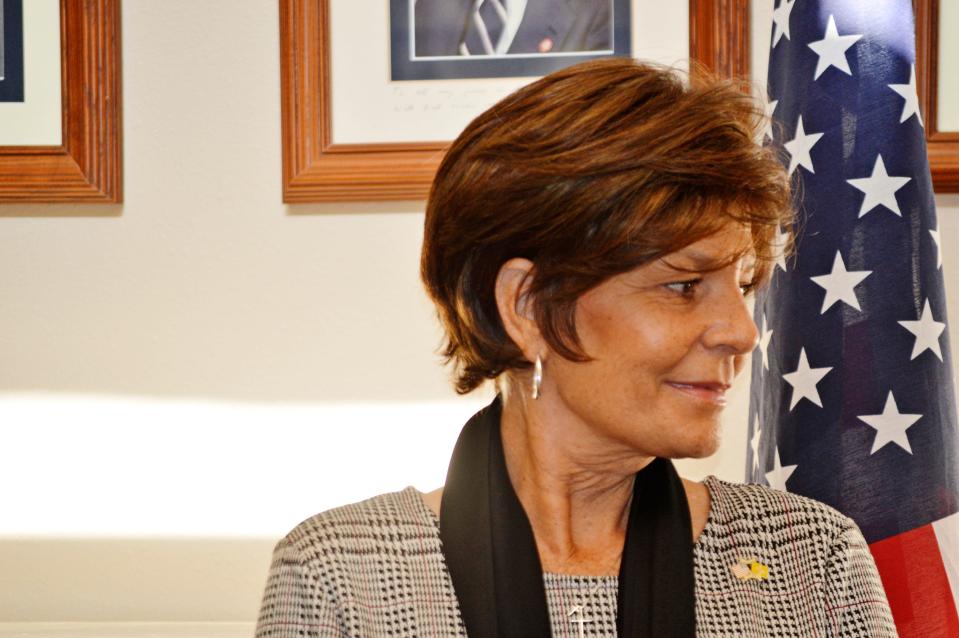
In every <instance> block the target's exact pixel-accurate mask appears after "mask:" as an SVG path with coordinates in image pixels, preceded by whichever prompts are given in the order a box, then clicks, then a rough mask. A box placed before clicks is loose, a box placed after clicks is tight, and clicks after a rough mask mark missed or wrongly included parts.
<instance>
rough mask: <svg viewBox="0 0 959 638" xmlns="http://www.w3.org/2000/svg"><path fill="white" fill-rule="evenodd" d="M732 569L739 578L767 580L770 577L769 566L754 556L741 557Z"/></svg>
mask: <svg viewBox="0 0 959 638" xmlns="http://www.w3.org/2000/svg"><path fill="white" fill-rule="evenodd" d="M730 569H731V570H732V572H733V576H735V577H736V578H738V579H739V580H767V579H768V578H769V566H768V565H763V564H762V563H760V562H759V560H758V559H756V558H755V557H753V556H750V557H749V558H740V559H739V560H738V561H737V562H736V564H735V565H733V566H732V567H730Z"/></svg>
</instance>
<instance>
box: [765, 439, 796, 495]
mask: <svg viewBox="0 0 959 638" xmlns="http://www.w3.org/2000/svg"><path fill="white" fill-rule="evenodd" d="M797 467H799V466H798V465H783V464H782V461H780V460H779V449H778V448H776V456H775V459H774V460H773V469H771V470H770V471H768V472H766V482H768V483H769V487H771V488H773V489H774V490H779V491H780V492H788V491H789V490H788V489H787V488H786V481H788V480H789V477H790V476H792V475H793V472H795V471H796V468H797Z"/></svg>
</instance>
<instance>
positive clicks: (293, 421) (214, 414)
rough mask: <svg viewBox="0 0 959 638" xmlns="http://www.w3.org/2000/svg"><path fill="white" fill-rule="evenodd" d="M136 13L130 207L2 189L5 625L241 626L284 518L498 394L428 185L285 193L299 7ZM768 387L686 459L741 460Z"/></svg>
mask: <svg viewBox="0 0 959 638" xmlns="http://www.w3.org/2000/svg"><path fill="white" fill-rule="evenodd" d="M684 5H685V3H674V4H672V5H670V9H669V13H668V17H669V18H670V20H671V21H675V20H676V19H677V17H679V18H682V17H683V16H684V12H685V6H684ZM645 6H647V7H648V6H651V5H645ZM663 11H665V10H663ZM767 13H768V12H767ZM122 27H123V35H122V39H123V92H124V120H125V121H124V154H125V200H126V201H125V203H124V204H123V205H122V206H73V205H9V204H8V205H3V206H2V207H0V300H2V302H0V436H2V444H0V484H2V485H4V489H3V490H2V491H0V512H3V514H2V515H0V623H2V621H8V622H14V621H20V622H26V621H66V620H72V621H91V622H92V621H100V620H124V621H131V622H132V621H161V620H162V621H233V622H237V623H240V624H237V625H235V626H234V625H230V627H234V628H235V629H236V632H237V633H236V634H235V635H240V634H241V633H249V623H250V622H251V621H252V619H253V617H254V614H255V612H256V607H257V602H258V599H259V594H260V591H261V588H262V585H263V578H264V576H265V569H266V565H267V562H268V559H269V552H270V549H271V546H272V544H273V542H274V540H275V538H276V537H278V536H279V535H280V534H282V533H283V532H284V531H285V530H287V529H288V528H290V527H291V526H292V525H294V524H295V523H296V522H298V521H299V520H300V519H301V518H303V517H305V516H307V515H309V514H311V513H313V512H315V511H319V510H321V509H325V508H327V507H330V506H333V505H336V504H339V503H342V502H346V501H349V500H355V499H358V498H362V497H364V496H367V495H371V494H374V493H376V492H380V491H384V490H389V489H398V488H402V487H403V486H405V485H407V484H414V485H417V486H418V487H419V488H421V489H431V488H433V487H435V486H437V485H439V484H440V483H441V481H442V479H443V475H444V473H445V466H446V461H447V454H448V451H449V449H450V447H451V445H452V441H453V438H454V437H455V435H456V431H457V428H458V425H459V424H460V423H461V422H462V420H463V418H464V417H465V416H466V415H468V414H469V413H471V411H472V410H473V409H474V408H475V407H476V406H477V405H478V404H479V403H482V402H483V400H484V399H485V396H479V397H475V398H459V397H456V396H455V395H454V393H453V392H452V390H451V389H450V388H449V385H448V383H447V380H446V372H445V371H444V370H443V369H442V368H441V367H440V366H439V365H438V358H437V357H436V356H435V354H434V352H435V350H436V347H437V346H438V345H439V342H440V333H439V329H438V327H437V324H436V322H435V320H434V318H433V314H432V309H431V307H430V305H429V303H428V301H427V299H426V298H425V295H424V294H423V293H422V291H421V288H420V284H419V282H418V277H417V259H418V253H419V248H420V232H421V224H422V203H421V202H393V203H385V204H349V205H346V204H330V205H300V206H285V205H283V204H282V203H281V193H280V121H279V79H278V78H279V61H278V60H279V55H278V49H279V43H278V15H277V3H276V2H274V1H272V0H242V1H239V0H203V1H199V2H198V1H196V0H166V1H164V2H149V1H147V0H128V1H127V2H125V3H123V22H122ZM682 37H684V36H682ZM760 39H761V40H763V41H765V37H764V36H761V37H760ZM678 45H679V46H680V47H681V48H682V49H685V46H686V45H685V42H684V41H680V42H678ZM757 48H758V47H757ZM939 203H940V216H941V219H942V222H941V224H942V232H943V237H944V244H945V246H947V247H948V246H952V245H955V244H956V242H959V197H951V198H940V200H939ZM944 259H945V270H946V273H947V276H948V275H949V273H953V272H959V270H957V269H959V263H957V261H956V258H955V257H954V256H953V254H952V253H951V252H950V250H948V249H947V250H945V251H944ZM948 285H949V287H950V289H951V290H953V291H957V292H954V293H953V294H952V295H951V299H952V303H953V304H956V303H959V280H957V279H956V278H955V277H951V278H949V280H948ZM950 310H951V312H952V316H954V317H955V316H959V308H950ZM747 397H748V393H747V388H746V387H745V386H740V387H738V388H737V389H736V390H735V392H734V394H733V400H732V403H731V406H730V408H729V410H728V414H727V418H726V423H727V427H726V439H725V442H724V444H723V447H722V449H721V450H720V452H719V453H718V454H717V455H716V456H715V457H713V458H711V459H707V460H704V461H700V462H696V463H688V464H685V465H684V470H685V473H687V474H688V475H690V476H694V477H699V476H702V475H704V474H706V473H713V474H717V475H719V476H721V477H723V478H727V479H731V480H739V479H741V478H742V475H743V467H744V465H745V446H746V442H745V427H746V423H745V422H746V417H745V414H746V405H747V401H748V398H747ZM244 623H245V624H244ZM33 627H34V629H36V628H38V627H41V626H40V625H34V626H33ZM43 627H47V626H43ZM14 630H16V631H21V630H22V629H21V628H20V627H19V626H17V627H15V626H14V625H2V624H0V634H2V633H3V632H4V631H10V632H12V631H14ZM44 631H48V632H51V633H49V635H55V632H56V631H57V630H56V628H55V627H54V628H52V629H50V628H49V627H47V628H46V629H44ZM222 631H226V629H222ZM231 631H232V630H231ZM212 633H213V630H211V631H210V634H211V635H212ZM223 635H227V634H226V633H224V634H223ZM230 635H234V634H230Z"/></svg>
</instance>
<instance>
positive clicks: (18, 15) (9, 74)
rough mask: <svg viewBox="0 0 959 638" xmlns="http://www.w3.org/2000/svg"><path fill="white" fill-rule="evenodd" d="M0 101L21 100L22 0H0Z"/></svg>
mask: <svg viewBox="0 0 959 638" xmlns="http://www.w3.org/2000/svg"><path fill="white" fill-rule="evenodd" d="M0 24H2V25H3V31H2V33H3V37H2V46H3V56H2V57H0V102H23V0H0Z"/></svg>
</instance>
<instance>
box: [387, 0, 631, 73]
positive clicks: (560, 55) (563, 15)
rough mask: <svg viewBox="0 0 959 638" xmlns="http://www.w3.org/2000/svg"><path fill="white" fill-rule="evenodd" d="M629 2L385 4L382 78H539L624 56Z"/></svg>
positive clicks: (429, 0) (420, 0) (426, 0)
mask: <svg viewBox="0 0 959 638" xmlns="http://www.w3.org/2000/svg"><path fill="white" fill-rule="evenodd" d="M631 30H632V21H631V18H630V3H629V0H575V1H574V2H569V1H568V0H546V1H543V0H540V1H537V0H534V1H533V2H529V1H528V0H465V1H462V2H459V1H454V2H450V1H449V0H390V78H391V79H392V80H393V81H401V80H452V79H464V78H493V77H522V76H540V75H546V74H547V73H550V72H552V71H556V70H558V69H561V68H563V67H566V66H570V65H573V64H576V63H577V62H583V61H585V60H592V59H595V58H601V57H609V56H612V55H619V56H629V55H630V54H631Z"/></svg>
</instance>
